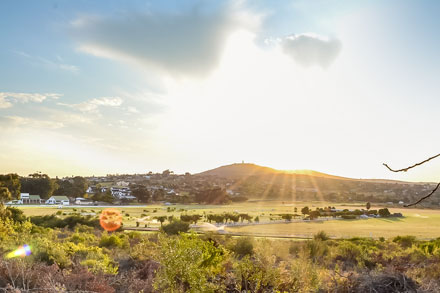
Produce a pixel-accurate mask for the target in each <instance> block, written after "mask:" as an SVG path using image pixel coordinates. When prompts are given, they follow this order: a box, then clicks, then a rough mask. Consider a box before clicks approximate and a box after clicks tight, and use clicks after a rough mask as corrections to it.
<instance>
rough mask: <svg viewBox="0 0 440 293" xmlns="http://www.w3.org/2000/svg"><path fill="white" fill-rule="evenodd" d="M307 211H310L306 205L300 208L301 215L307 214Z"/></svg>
mask: <svg viewBox="0 0 440 293" xmlns="http://www.w3.org/2000/svg"><path fill="white" fill-rule="evenodd" d="M309 212H310V209H309V207H308V206H305V207H303V208H302V209H301V213H302V214H303V215H308V214H309Z"/></svg>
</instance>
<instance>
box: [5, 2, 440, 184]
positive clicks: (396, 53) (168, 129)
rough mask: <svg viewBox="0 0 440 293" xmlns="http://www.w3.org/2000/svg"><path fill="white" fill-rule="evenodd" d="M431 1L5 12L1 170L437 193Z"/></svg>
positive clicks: (438, 38)
mask: <svg viewBox="0 0 440 293" xmlns="http://www.w3.org/2000/svg"><path fill="white" fill-rule="evenodd" d="M439 11H440V2H438V1H408V0H390V1H344V0H339V1H332V0H326V1H324V0H322V1H321V0H316V1H310V0H299V1H281V0H279V1H277V0H275V1H262V0H255V1H252V0H249V1H245V0H243V1H213V0H205V1H203V0H199V1H177V0H176V1H86V0H78V1H44V0H43V1H21V0H14V1H12V0H10V1H8V0H3V1H1V2H0V133H1V139H0V148H1V150H2V151H1V152H0V173H10V172H13V173H18V174H21V175H27V174H30V173H33V172H36V171H40V172H43V173H47V174H49V175H50V176H71V175H105V174H115V173H119V174H126V173H146V172H148V171H153V172H160V171H162V170H165V169H170V170H173V171H175V172H176V173H184V172H190V173H197V172H201V171H204V170H207V169H212V168H215V167H218V166H221V165H226V164H231V163H236V162H242V161H245V162H249V163H255V164H259V165H263V166H269V167H273V168H277V169H286V170H291V169H312V170H317V171H320V172H325V173H330V174H334V175H339V176H346V177H352V178H389V179H399V180H409V181H437V180H440V159H437V161H436V160H433V161H431V162H429V163H427V164H425V165H423V166H421V167H418V168H416V169H412V170H411V171H409V172H407V173H392V172H389V171H388V170H387V169H386V168H385V167H384V166H383V165H382V163H388V164H389V165H390V166H391V167H394V168H403V167H407V166H408V165H411V164H413V163H416V162H418V161H422V160H424V159H426V158H427V157H430V156H433V155H435V154H437V153H439V152H440V136H439V135H438V134H439V129H438V125H439V124H440V123H439V122H440V115H439V114H440V113H439V110H440V99H439V96H438V95H439V93H440V54H439V53H438V52H440V35H439V34H438V30H439V28H440V19H439V18H438V17H437V15H438V13H439Z"/></svg>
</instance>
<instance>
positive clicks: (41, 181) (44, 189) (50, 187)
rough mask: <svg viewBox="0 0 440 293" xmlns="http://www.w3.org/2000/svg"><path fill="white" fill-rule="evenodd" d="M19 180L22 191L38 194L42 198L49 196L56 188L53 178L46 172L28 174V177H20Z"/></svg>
mask: <svg viewBox="0 0 440 293" xmlns="http://www.w3.org/2000/svg"><path fill="white" fill-rule="evenodd" d="M20 182H21V191H22V192H27V193H30V194H36V195H40V196H41V198H42V199H47V198H49V197H51V196H52V194H53V192H54V190H55V189H56V188H57V184H56V182H55V180H52V179H50V177H49V176H48V175H47V174H40V173H34V174H30V175H29V177H22V178H20Z"/></svg>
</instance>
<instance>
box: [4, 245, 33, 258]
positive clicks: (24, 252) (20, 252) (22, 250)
mask: <svg viewBox="0 0 440 293" xmlns="http://www.w3.org/2000/svg"><path fill="white" fill-rule="evenodd" d="M31 253H32V252H31V247H30V246H29V245H27V244H25V245H23V246H20V247H19V248H17V249H16V250H14V251H12V252H10V253H8V254H7V255H6V258H14V257H18V256H19V257H25V256H28V255H31Z"/></svg>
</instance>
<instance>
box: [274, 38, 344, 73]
mask: <svg viewBox="0 0 440 293" xmlns="http://www.w3.org/2000/svg"><path fill="white" fill-rule="evenodd" d="M280 44H281V47H282V49H283V52H284V53H285V54H287V55H288V56H290V57H291V58H292V59H293V60H295V62H296V63H298V64H299V65H301V66H303V67H310V66H313V65H318V66H320V67H322V68H327V67H329V66H330V65H331V64H332V63H333V61H334V60H335V59H336V57H337V56H338V55H339V52H340V51H341V47H342V43H341V41H339V40H338V39H331V38H325V37H322V36H319V35H316V34H298V35H290V36H287V37H285V38H284V39H282V40H281V41H280Z"/></svg>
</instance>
